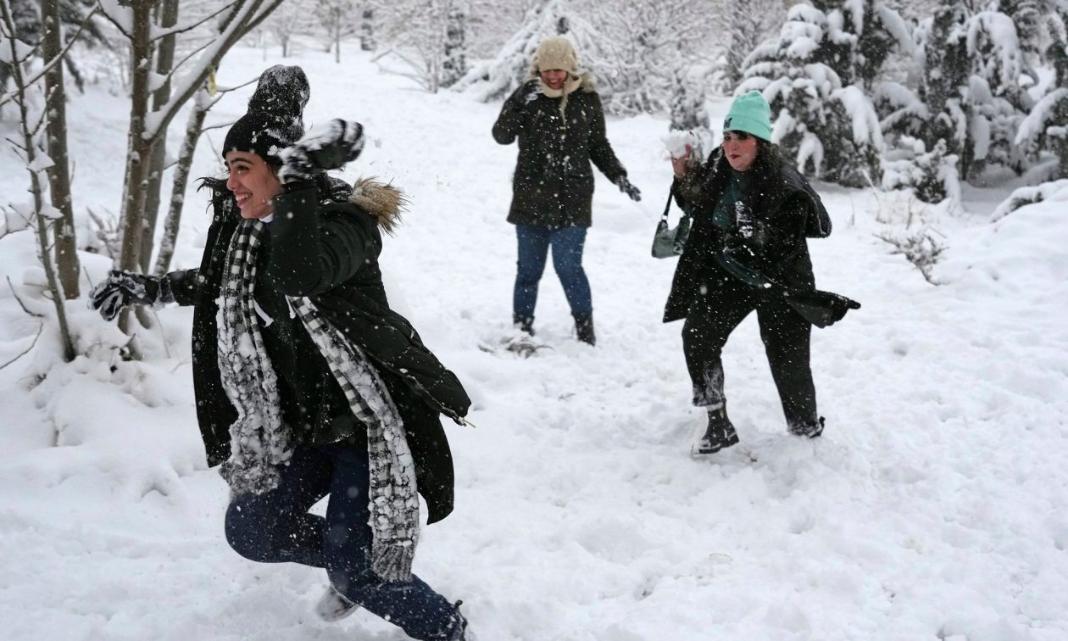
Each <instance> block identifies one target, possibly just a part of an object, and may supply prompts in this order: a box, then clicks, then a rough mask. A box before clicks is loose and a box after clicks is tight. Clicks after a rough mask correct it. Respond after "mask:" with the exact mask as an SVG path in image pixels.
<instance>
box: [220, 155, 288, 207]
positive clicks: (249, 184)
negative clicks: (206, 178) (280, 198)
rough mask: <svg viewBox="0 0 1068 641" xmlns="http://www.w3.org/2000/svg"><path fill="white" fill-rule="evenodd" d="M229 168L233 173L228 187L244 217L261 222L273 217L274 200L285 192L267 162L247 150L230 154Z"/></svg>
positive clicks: (227, 181) (228, 159)
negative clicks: (260, 220) (261, 219)
mask: <svg viewBox="0 0 1068 641" xmlns="http://www.w3.org/2000/svg"><path fill="white" fill-rule="evenodd" d="M226 166H227V168H228V169H229V170H230V175H229V177H228V178H227V179H226V188H227V189H229V190H230V192H231V193H233V195H234V198H236V199H237V206H238V208H239V209H240V210H241V217H242V218H251V219H260V218H263V217H265V216H268V215H269V214H271V213H272V212H273V211H274V205H273V203H272V202H271V199H272V198H274V197H275V196H277V195H278V194H280V193H282V183H280V182H279V181H278V176H277V175H276V174H275V171H274V169H273V168H272V167H271V166H270V165H268V164H267V161H265V160H264V159H263V158H261V157H260V156H259V155H257V154H254V153H250V152H247V151H229V152H227V153H226Z"/></svg>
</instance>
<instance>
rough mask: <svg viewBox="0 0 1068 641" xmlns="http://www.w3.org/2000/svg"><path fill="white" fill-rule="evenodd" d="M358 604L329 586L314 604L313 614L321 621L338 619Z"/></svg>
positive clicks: (352, 610) (354, 609) (356, 607)
mask: <svg viewBox="0 0 1068 641" xmlns="http://www.w3.org/2000/svg"><path fill="white" fill-rule="evenodd" d="M359 607H360V606H359V605H357V604H356V603H353V602H352V601H350V600H349V599H348V597H346V596H345V595H344V594H342V593H340V592H338V591H337V590H336V589H335V588H334V586H332V585H331V586H330V587H328V588H327V589H326V592H324V593H323V596H321V597H319V602H318V603H316V604H315V614H317V615H319V618H320V619H322V620H323V621H327V622H333V621H340V620H342V619H344V618H345V617H347V616H349V615H350V614H352V613H353V612H355V611H356V610H357V609H358V608H359Z"/></svg>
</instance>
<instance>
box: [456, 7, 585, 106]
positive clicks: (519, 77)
mask: <svg viewBox="0 0 1068 641" xmlns="http://www.w3.org/2000/svg"><path fill="white" fill-rule="evenodd" d="M572 16H573V14H572V12H570V11H569V10H568V9H567V8H566V7H565V4H564V2H563V0H545V1H544V2H542V3H541V4H539V5H537V6H535V7H534V8H532V9H530V10H529V11H527V14H526V16H525V17H524V18H523V23H522V26H520V28H519V29H518V30H517V31H516V32H515V34H513V35H512V37H511V38H509V39H508V41H507V42H506V43H505V44H504V46H503V47H501V48H500V50H499V52H498V53H497V56H496V57H495V58H494V59H492V60H488V61H485V62H482V63H479V64H476V65H473V66H472V67H471V68H470V69H468V71H467V73H466V74H464V77H463V78H461V79H460V80H459V81H458V82H457V83H456V84H455V85H453V86H452V89H453V90H454V91H465V92H467V91H469V92H471V94H472V95H473V96H475V97H476V98H477V99H478V100H481V101H482V102H490V101H494V100H503V99H504V98H505V97H507V96H508V94H510V93H512V92H513V91H515V89H516V88H517V87H518V86H519V85H520V84H522V83H523V81H524V80H525V79H526V78H527V74H528V73H529V71H530V61H531V59H532V58H533V57H534V51H535V50H536V49H537V48H538V43H539V42H541V40H542V38H545V37H547V36H555V35H569V36H573V34H572V33H571V24H572V23H573V22H574V21H573V20H572V19H571V18H572ZM579 56H580V57H581V56H583V51H582V50H581V49H579Z"/></svg>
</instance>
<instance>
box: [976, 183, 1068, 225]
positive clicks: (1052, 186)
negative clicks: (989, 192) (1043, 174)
mask: <svg viewBox="0 0 1068 641" xmlns="http://www.w3.org/2000/svg"><path fill="white" fill-rule="evenodd" d="M1047 200H1057V201H1064V202H1065V206H1066V207H1068V179H1064V180H1054V181H1052V182H1047V183H1042V184H1041V185H1035V186H1032V187H1020V188H1019V189H1017V190H1016V191H1014V192H1012V195H1010V196H1009V197H1008V198H1006V199H1005V200H1004V201H1003V202H1002V203H1001V204H1000V205H998V206H997V209H995V210H994V213H993V215H991V217H990V220H991V222H994V221H998V220H1001V219H1002V218H1004V217H1005V216H1008V215H1009V214H1011V213H1012V212H1014V211H1016V210H1017V209H1019V208H1020V207H1023V206H1024V205H1032V204H1034V203H1040V202H1044V201H1047Z"/></svg>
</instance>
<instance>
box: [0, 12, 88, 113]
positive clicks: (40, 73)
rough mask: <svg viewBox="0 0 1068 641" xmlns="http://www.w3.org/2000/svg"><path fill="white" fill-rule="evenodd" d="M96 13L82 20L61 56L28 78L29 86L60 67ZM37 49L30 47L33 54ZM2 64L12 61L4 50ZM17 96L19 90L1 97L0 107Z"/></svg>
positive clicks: (1, 53)
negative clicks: (6, 58)
mask: <svg viewBox="0 0 1068 641" xmlns="http://www.w3.org/2000/svg"><path fill="white" fill-rule="evenodd" d="M96 12H97V9H96V8H94V9H93V10H92V11H90V12H89V13H88V14H86V16H85V18H84V19H83V20H82V23H81V24H80V25H78V32H77V33H75V34H74V37H72V38H68V39H67V44H66V45H65V46H64V47H63V49H62V51H60V52H59V54H58V55H57V56H56V57H54V58H52V59H51V60H49V61H48V62H47V63H45V64H44V65H43V66H42V67H41V68H40V69H38V70H37V73H35V74H34V75H32V76H29V77H28V78H26V80H25V82H26V85H27V86H30V85H33V84H35V83H36V82H37V81H38V80H40V79H41V78H44V77H45V74H47V73H48V72H49V71H51V70H52V67H54V66H56V65H58V64H59V63H60V62H62V61H63V58H65V57H66V56H67V52H68V51H70V48H71V47H73V46H74V43H75V42H77V41H78V39H79V38H80V37H81V35H82V32H83V31H85V28H86V27H87V26H88V25H89V23H90V21H91V20H92V19H93V17H94V16H95V15H96ZM5 37H6V34H5ZM11 40H13V41H14V43H15V44H17V45H22V46H27V45H24V44H23V43H21V42H19V41H18V40H15V39H14V38H11ZM36 49H37V48H36V47H30V51H31V53H32V52H33V51H35V50H36ZM0 63H9V64H10V61H8V60H5V59H4V55H3V52H2V48H0ZM17 95H18V91H17V90H12V91H9V92H8V93H5V94H2V95H0V107H3V106H4V105H5V104H7V103H8V102H10V101H11V100H13V99H14V98H15V97H16V96H17Z"/></svg>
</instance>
